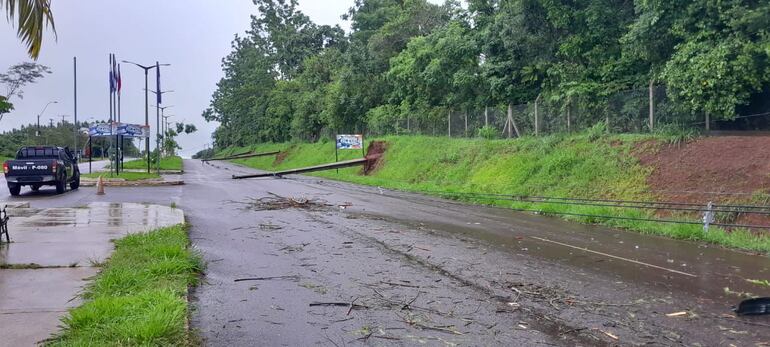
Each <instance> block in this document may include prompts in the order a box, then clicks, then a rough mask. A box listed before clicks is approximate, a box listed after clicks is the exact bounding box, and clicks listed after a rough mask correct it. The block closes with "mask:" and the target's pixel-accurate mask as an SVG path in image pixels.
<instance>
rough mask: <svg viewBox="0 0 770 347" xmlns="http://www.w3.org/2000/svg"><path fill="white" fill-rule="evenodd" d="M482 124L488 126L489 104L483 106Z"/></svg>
mask: <svg viewBox="0 0 770 347" xmlns="http://www.w3.org/2000/svg"><path fill="white" fill-rule="evenodd" d="M484 126H485V127H486V126H489V106H484Z"/></svg>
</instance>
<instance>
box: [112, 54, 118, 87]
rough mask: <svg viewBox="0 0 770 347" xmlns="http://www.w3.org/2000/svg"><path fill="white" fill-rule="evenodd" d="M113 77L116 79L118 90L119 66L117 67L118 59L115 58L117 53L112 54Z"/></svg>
mask: <svg viewBox="0 0 770 347" xmlns="http://www.w3.org/2000/svg"><path fill="white" fill-rule="evenodd" d="M112 79H113V81H115V82H114V83H115V90H114V91H115V92H117V91H118V67H117V61H116V60H115V54H113V55H112Z"/></svg>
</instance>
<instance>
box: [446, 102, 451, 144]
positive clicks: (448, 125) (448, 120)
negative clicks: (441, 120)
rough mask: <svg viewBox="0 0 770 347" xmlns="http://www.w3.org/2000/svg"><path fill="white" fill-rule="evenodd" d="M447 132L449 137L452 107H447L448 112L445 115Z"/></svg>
mask: <svg viewBox="0 0 770 347" xmlns="http://www.w3.org/2000/svg"><path fill="white" fill-rule="evenodd" d="M446 124H447V133H448V134H449V137H452V109H451V108H450V109H449V114H448V115H447V117H446Z"/></svg>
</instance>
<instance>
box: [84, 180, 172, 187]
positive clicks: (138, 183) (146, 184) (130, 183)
mask: <svg viewBox="0 0 770 347" xmlns="http://www.w3.org/2000/svg"><path fill="white" fill-rule="evenodd" d="M181 185H184V181H182V180H172V181H165V180H164V181H149V180H146V181H108V180H105V181H104V186H105V187H161V186H181ZM80 186H81V187H95V186H96V180H93V181H91V180H88V181H85V180H83V181H80Z"/></svg>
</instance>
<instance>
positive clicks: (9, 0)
mask: <svg viewBox="0 0 770 347" xmlns="http://www.w3.org/2000/svg"><path fill="white" fill-rule="evenodd" d="M3 7H5V13H6V18H7V19H8V21H9V22H13V21H14V19H15V21H16V26H17V27H16V34H17V36H18V37H19V39H21V41H22V42H24V44H25V45H26V46H27V49H28V51H27V53H28V54H29V56H30V57H32V58H33V59H37V57H38V55H40V48H41V47H42V45H43V31H44V29H45V27H46V26H50V27H51V31H53V33H54V36H55V35H56V26H55V25H54V21H53V14H52V13H51V0H0V10H2V8H3Z"/></svg>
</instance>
